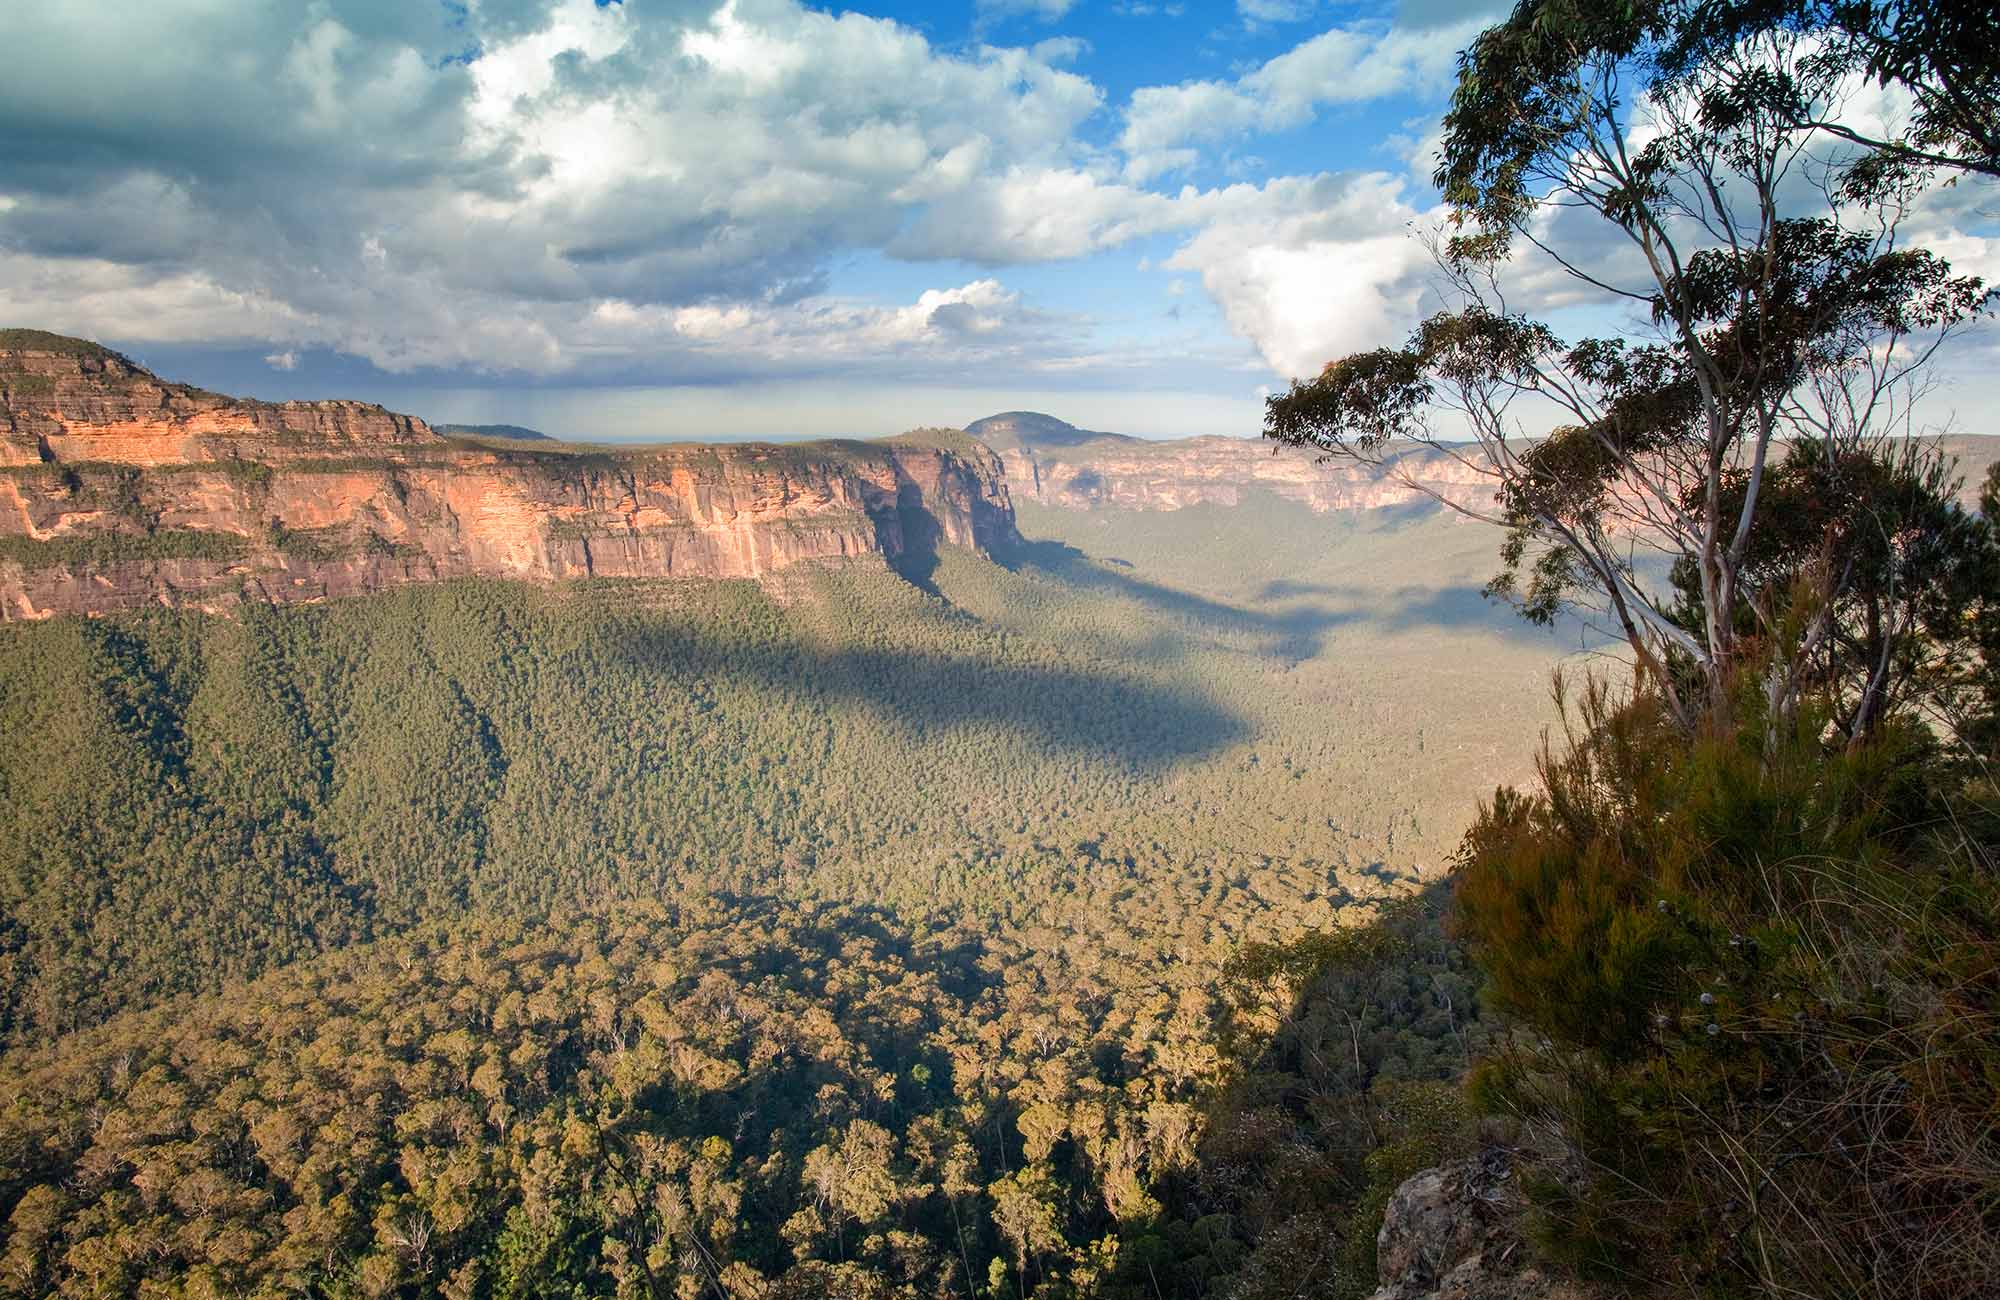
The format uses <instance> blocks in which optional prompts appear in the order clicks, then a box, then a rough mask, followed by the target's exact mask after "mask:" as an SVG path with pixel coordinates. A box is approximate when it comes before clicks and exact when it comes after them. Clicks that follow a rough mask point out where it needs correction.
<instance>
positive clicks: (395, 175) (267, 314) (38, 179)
mask: <svg viewBox="0 0 2000 1300" xmlns="http://www.w3.org/2000/svg"><path fill="white" fill-rule="evenodd" d="M308 12H309V17H308V18H307V20H306V21H304V22H300V21H299V20H298V11H297V10H288V9H286V7H284V6H275V7H274V6H264V5H256V4H252V3H249V2H248V0H241V2H240V3H233V4H232V3H226V2H224V3H218V2H216V0H162V2H161V3H160V4H158V5H153V6H147V7H145V10H144V12H143V14H142V15H138V16H135V18H134V25H133V28H132V30H130V31H128V32H126V33H125V34H124V37H123V38H122V39H121V40H120V41H117V42H106V41H103V40H102V39H100V33H99V32H98V31H97V30H96V23H97V21H98V20H97V18H96V17H95V16H94V15H93V14H91V13H90V12H89V11H87V10H77V9H75V8H73V7H66V6H19V7H14V8H13V9H11V10H10V11H9V13H8V14H7V15H6V16H4V17H0V39H4V42H5V43H6V44H7V46H8V48H9V49H10V50H13V51H15V52H16V53H17V54H18V55H19V57H20V59H21V65H22V66H21V68H20V69H19V70H18V72H19V75H16V76H10V77H9V78H8V79H6V80H5V81H4V82H0V121H3V122H5V123H6V124H7V127H8V129H7V130H6V131H4V132H0V175H4V176H5V178H6V179H5V181H4V182H0V185H4V190H5V193H6V197H7V200H8V202H7V203H6V205H5V206H4V207H3V208H0V251H4V253H5V255H6V256H7V257H9V258H10V259H13V260H14V261H15V263H16V265H17V266H20V267H22V268H24V269H26V268H32V269H31V270H27V272H26V274H25V278H23V279H16V280H10V281H9V283H8V288H7V294H6V296H7V297H10V298H13V299H15V300H16V302H17V303H18V305H19V307H20V308H22V309H28V310H32V311H33V314H34V318H36V319H43V320H47V319H50V318H51V317H52V316H62V317H64V318H66V319H68V320H72V321H88V322H90V323H91V324H92V325H93V326H94V328H96V329H97V330H98V331H99V332H103V333H107V334H110V335H112V336H115V337H120V338H128V339H146V340H160V341H171V340H176V339H185V338H190V337H198V338H202V339H205V340H212V339H216V338H246V337H248V338H255V337H259V336H260V334H261V336H262V337H263V338H266V339H268V340H270V341H273V342H279V343H282V344H285V345H288V346H290V345H297V344H313V345H323V346H330V347H334V348H338V349H340V350H343V351H347V352H351V353H354V354H357V355H360V356H363V357H366V358H367V359H369V360H370V361H372V362H374V363H375V364H377V365H378V366H381V367H384V368H386V369H392V370H394V369H408V368H411V367H417V366H458V365H471V366H484V367H493V368H502V369H506V368H519V369H527V370H532V371H550V370H559V369H562V368H564V367H566V366H567V365H569V364H572V363H573V362H577V361H579V360H581V359H584V357H585V354H583V353H580V352H578V351H577V350H576V348H575V347H574V346H573V339H572V333H573V331H574V329H575V328H576V322H577V321H578V320H581V319H585V318H587V316H588V313H589V312H590V310H591V308H592V306H593V305H594V304H595V303H598V302H602V301H619V302H630V303H635V304H639V305H644V306H675V307H680V306H689V305H696V304H704V303H715V302H741V303H748V304H765V305H782V304H785V303H788V302H794V301H801V300H804V299H807V298H810V297H812V296H814V295H815V294H818V293H819V292H821V291H822V290H823V288H824V280H823V276H824V271H825V266H826V263H827V257H828V254H829V253H830V252H833V251H835V250H839V249H843V248H879V247H882V246H883V245H885V244H886V243H888V242H889V241H890V240H891V239H892V238H894V237H895V235H896V234H897V232H898V230H899V229H900V228H901V227H902V226H903V224H904V223H905V221H906V220H907V218H908V214H909V213H910V211H911V210H912V209H913V208H914V207H918V206H920V205H923V204H925V203H928V202H932V201H936V200H941V199H948V198H950V197H951V196H952V195H954V194H957V193H959V192H961V191H963V190H964V189H966V188H967V187H968V186H971V185H973V184H975V183H976V182H977V181H978V180H979V178H980V177H982V176H984V175H987V174H989V173H990V172H992V171H994V170H995V169H999V170H1003V171H1004V170H1006V169H1009V168H1016V167H1050V166H1056V165H1060V164H1061V163H1062V162H1064V161H1065V160H1066V159H1067V158H1068V157H1069V155H1070V153H1071V152H1072V150H1073V144H1072V140H1073V137H1074V134H1075V131H1076V128H1077V126H1078V124H1079V123H1080V122H1081V121H1082V120H1083V119H1084V118H1086V117H1088V116H1089V115H1090V114H1092V113H1094V112H1095V111H1097V108H1098V106H1099V103H1100V98H1101V97H1100V92H1099V91H1098V90H1097V88H1096V87H1095V86H1094V85H1092V84H1091V83H1090V82H1089V81H1088V80H1087V79H1085V78H1083V77H1080V76H1077V75H1075V74H1074V73H1072V72H1070V71H1067V70H1065V69H1064V68H1062V67H1061V66H1059V65H1060V64H1061V63H1063V62H1065V61H1067V60H1068V59H1070V58H1072V57H1074V55H1075V53H1076V48H1077V47H1076V45H1075V43H1074V42H1057V43H1054V44H1050V45H1046V46H1045V47H1042V48H1040V49H1038V50H1002V49H987V48H981V49H977V50H974V51H972V52H969V53H965V54H948V53H944V52H940V51H939V50H937V49H935V48H933V47H932V46H931V45H930V44H929V43H928V42H927V41H926V40H925V38H924V37H923V36H922V35H920V34H919V33H917V32H915V31H913V30H911V29H909V28H907V27H904V26H901V25H899V24H897V23H894V22H890V21H886V20H880V19H874V18H869V17H867V16H865V15H859V14H853V13H848V14H842V15H838V16H836V15H832V14H827V13H822V12H818V11H814V10H810V9H807V8H804V7H803V6H801V5H799V4H796V3H793V2H792V0H727V2H725V3H714V2H713V0H683V2H682V3H679V4H668V5H665V6H657V5H655V6H648V7H645V8H644V9H643V10H642V9H641V8H640V7H638V6H624V5H613V6H604V7H600V6H598V5H597V4H595V3H593V0H485V2H484V3H479V4H473V5H469V6H466V7H464V8H463V9H462V10H459V11H458V13H459V17H458V19H457V20H456V22H454V20H453V17H452V13H453V10H452V9H448V8H446V7H443V6H413V5H408V4H404V3H400V0H398V2H395V3H391V2H390V0H338V2H337V3H332V4H325V5H316V6H314V7H313V8H312V9H311V10H310V11H308ZM192 87H199V88H200V93H198V94H197V93H192V91H191V89H190V88H192ZM114 280H115V281H119V282H121V283H122V284H123V286H124V287H125V288H126V289H127V290H129V292H127V293H125V294H124V295H122V296H119V295H108V294H99V293H98V292H97V291H96V289H95V287H94V286H96V285H98V284H100V283H104V282H108V281H114ZM36 285H40V286H42V287H43V289H45V290H46V291H47V293H46V296H45V297H41V298H40V299H39V301H35V300H33V299H32V298H31V296H30V292H29V291H30V290H31V289H32V288H33V286H36ZM232 303H234V304H235V309H234V311H233V312H232V311H231V310H230V304H232ZM280 323H282V328H277V326H278V325H279V324H280Z"/></svg>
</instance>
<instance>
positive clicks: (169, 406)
mask: <svg viewBox="0 0 2000 1300" xmlns="http://www.w3.org/2000/svg"><path fill="white" fill-rule="evenodd" d="M56 342H57V344H59V345H63V346H56V347H43V348H33V347H16V348H14V349H11V350H7V349H0V620H14V619H32V618H43V617H47V616H49V615H51V614H56V613H83V614H95V613H103V612H107V611H111V610H118V609H130V608H134V607H138V606H141V605H146V604H150V603H165V604H173V605H192V606H195V607H200V608H209V609H219V608H224V607H226V606H228V605H230V604H233V603H235V602H237V601H241V600H244V599H261V600H272V601H300V600H316V599H323V598H325V597H328V596H335V595H342V594H347V593H356V592H366V591H374V590H379V589H381V588H384V587H389V586H394V585H397V584H400V583H406V582H424V581H435V580H439V579H445V578H454V577H474V576H482V577H500V578H525V579H561V578H580V577H593V576H594V577H635V578H639V577H644V578H653V577H702V578H757V577H761V576H763V575H765V574H768V573H772V572H774V571H776V570H779V569H782V568H784V567H786V566H788V565H792V564H797V563H800V562H802V561H813V560H829V559H840V558H844V557H852V556H860V555H879V556H883V557H886V558H888V559H890V560H892V561H894V560H898V559H901V558H903V557H904V556H906V555H908V554H910V553H912V552H914V551H919V550H922V549H924V548H928V547H930V546H932V545H935V544H936V543H938V542H945V543H949V544H952V545H958V546H965V547H977V548H982V549H984V548H990V547H994V546H998V545H1002V544H1004V543H1005V542H1007V541H1008V540H1010V539H1011V538H1013V536H1014V516H1013V507H1012V505H1011V503H1010V500H1009V497H1008V493H1007V487H1006V483H1005V481H1004V479H1003V477H1002V473H1001V468H1000V464H999V461H998V460H997V458H995V457H994V456H993V455H992V453H990V452H988V451H987V450H986V449H985V448H984V447H982V446H980V445H979V444H977V443H975V442H973V441H971V440H970V439H966V438H964V437H962V436H959V437H955V438H954V437H950V436H945V437H925V436H916V435H911V436H906V437H903V438H895V439H886V440H883V441H880V442H837V443H818V444H805V445H782V446H780V445H770V444H725V445H714V446H699V445H677V446H665V447H657V448H647V449H634V450H630V451H626V450H619V451H598V450H585V449H579V448H573V447H563V446H560V445H546V446H545V445H542V444H526V445H523V446H521V447H519V448H516V447H511V446H507V447H499V446H492V445H488V444H485V443H476V442H471V443H469V442H456V441H452V440H448V439H445V438H443V437H440V436H439V435H438V434H437V433H435V432H434V431H433V430H431V428H430V427H429V426H428V425H426V424H425V423H424V422H423V421H421V420H417V419H414V418H412V417H410V416H406V415H398V414H395V413H394V412H390V411H387V410H384V409H382V408H381V407H378V406H370V405H366V404H363V403H358V402H288V403H282V404H274V403H262V402H247V401H237V400H234V399H231V398H227V397H222V396H220V395H218V394H213V393H206V392H202V391H200V390H197V389H191V388H187V387H185V386H182V385H175V384H168V383H163V382H162V381H160V380H159V379H157V378H156V377H154V376H153V375H151V374H149V373H148V372H146V371H145V370H143V369H141V368H140V367H138V366H136V365H134V364H133V363H131V362H130V361H128V360H126V359H125V358H123V357H120V356H118V355H117V354H115V353H108V352H105V351H103V350H102V349H94V348H92V347H91V346H90V345H83V344H76V343H74V341H71V340H57V341H56Z"/></svg>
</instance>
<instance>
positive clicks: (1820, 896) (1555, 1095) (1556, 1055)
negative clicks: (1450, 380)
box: [1457, 686, 2000, 1297]
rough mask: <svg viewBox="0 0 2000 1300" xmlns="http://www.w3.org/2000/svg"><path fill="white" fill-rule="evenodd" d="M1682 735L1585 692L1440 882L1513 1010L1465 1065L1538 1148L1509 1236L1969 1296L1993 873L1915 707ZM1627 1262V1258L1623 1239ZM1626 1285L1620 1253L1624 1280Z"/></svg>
mask: <svg viewBox="0 0 2000 1300" xmlns="http://www.w3.org/2000/svg"><path fill="white" fill-rule="evenodd" d="M1744 713H1745V715H1746V721H1745V722H1744V724H1743V725H1742V727H1741V728H1740V729H1728V730H1721V731H1714V732H1711V733H1709V734H1705V735H1703V736H1701V737H1699V738H1698V739H1697V740H1696V741H1694V742H1693V743H1691V744H1690V743H1689V742H1688V741H1686V740H1685V739H1678V738H1676V737H1675V736H1674V734H1673V730H1672V727H1671V724H1670V722H1669V720H1668V719H1667V717H1666V711H1665V709H1664V708H1663V707H1662V706H1661V705H1660V703H1659V702H1658V701H1657V700H1656V699H1654V698H1652V697H1651V696H1649V695H1647V694H1645V693H1643V692H1641V693H1640V694H1638V695H1637V696H1636V697H1634V698H1631V699H1628V700H1623V701H1616V700H1614V699H1613V698H1612V697H1611V696H1610V694H1609V692H1608V691H1607V690H1605V689H1604V688H1603V687H1601V686H1594V687H1592V688H1591V689H1590V690H1588V691H1586V692H1585V694H1584V696H1583V698H1582V699H1581V701H1579V704H1578V707H1577V708H1576V710H1575V716H1576V718H1577V720H1578V722H1579V724H1580V725H1578V726H1576V727H1574V728H1573V729H1572V731H1571V733H1570V735H1569V737H1568V739H1567V744H1566V747H1565V748H1564V749H1563V750H1562V752H1560V753H1557V752H1555V751H1553V750H1550V751H1548V752H1545V754H1544V756H1543V759H1542V761H1541V764H1540V788H1539V789H1538V790H1536V791H1535V792H1533V793H1530V794H1522V793H1519V792H1515V791H1507V790H1503V791H1501V792H1499V793H1498V794H1497V795H1496V796H1495V798H1494V800H1493V802H1492V803H1491V804H1490V805H1488V806H1487V807H1485V808H1484V809H1482V814H1481V817H1480V818H1479V820H1478V822H1477V823H1476V825H1475V826H1474V828H1473V830H1472V831H1471V832H1470V833H1469V835H1468V836H1467V839H1466V844H1465V848H1464V850H1463V861H1462V863H1461V872H1460V876H1459V881H1458V888H1457V901H1458V906H1459V920H1458V924H1459V925H1460V927H1461V929H1462V932H1463V934H1464V936H1465V937H1466V938H1467V940H1468V941H1469V943H1470V944H1471V946H1472V948H1473V951H1474V954H1475V956H1476V957H1477V958H1478V960H1479V961H1480V963H1481V965H1482V966H1483V967H1484V968H1485V970H1486V971H1487V973H1488V975H1489V977H1490V981H1491V983H1490V987H1489V990H1488V993H1489V996H1490V997H1491V998H1492V999H1493V1001H1494V1002H1495V1003H1496V1004H1497V1005H1498V1006H1500V1007H1501V1008H1502V1009H1504V1010H1506V1011H1508V1012H1511V1013H1512V1014H1513V1015H1515V1016H1516V1017H1518V1018H1519V1019H1520V1020H1521V1021H1522V1022H1523V1023H1524V1026H1525V1027H1526V1028H1527V1029H1528V1030H1530V1031H1532V1032H1531V1033H1529V1034H1525V1035H1522V1036H1521V1037H1520V1038H1518V1039H1516V1040H1515V1041H1514V1042H1513V1043H1512V1045H1511V1046H1510V1047H1509V1048H1507V1049H1506V1050H1504V1051H1503V1052H1501V1053H1499V1054H1498V1055H1496V1056H1495V1057H1494V1058H1493V1059H1491V1060H1490V1061H1489V1062H1487V1063H1486V1064H1485V1065H1484V1066H1483V1067H1482V1069H1481V1070H1480V1071H1479V1073H1478V1075H1477V1077H1476V1079H1475V1081H1474V1088H1473V1096H1474V1098H1475V1101H1477V1102H1478V1103H1479V1104H1481V1105H1482V1106H1483V1107H1485V1108H1486V1109H1488V1110H1490V1111H1495V1112H1499V1113H1504V1114H1509V1115H1512V1116H1515V1117H1517V1118H1519V1119H1521V1120H1524V1121H1526V1122H1527V1123H1528V1124H1529V1126H1530V1129H1531V1132H1533V1133H1535V1134H1539V1135H1542V1136H1544V1137H1552V1138H1553V1143H1552V1144H1551V1145H1549V1149H1548V1150H1547V1151H1546V1152H1545V1153H1544V1154H1543V1155H1542V1157H1541V1158H1540V1159H1539V1160H1538V1161H1536V1162H1535V1166H1534V1168H1533V1172H1532V1176H1531V1178H1530V1179H1529V1184H1528V1185H1529V1189H1530V1192H1531V1194H1532V1199H1533V1201H1534V1203H1535V1205H1536V1212H1537V1229H1538V1233H1539V1237H1540V1240H1541V1242H1542V1244H1543V1245H1544V1247H1545V1248H1546V1249H1548V1250H1549V1251H1550V1252H1551V1253H1552V1254H1553V1255H1555V1256H1556V1257H1557V1258H1558V1259H1560V1260H1561V1261H1563V1262H1565V1263H1567V1264H1569V1265H1570V1266H1572V1267H1574V1268H1576V1269H1579V1270H1581V1271H1583V1272H1585V1273H1599V1274H1610V1275H1613V1276H1617V1275H1619V1274H1620V1273H1621V1271H1622V1270H1623V1269H1625V1268H1628V1267H1630V1266H1631V1265H1632V1264H1633V1262H1634V1261H1639V1260H1648V1261H1652V1260H1661V1259H1668V1260H1672V1261H1674V1266H1675V1267H1676V1268H1677V1269H1679V1270H1680V1273H1681V1276H1680V1277H1679V1278H1678V1279H1676V1280H1677V1281H1679V1282H1680V1283H1682V1284H1684V1285H1685V1286H1686V1287H1687V1288H1689V1289H1692V1290H1694V1291H1697V1292H1701V1293H1708V1294H1717V1295H1721V1294H1730V1295H1737V1294H1753V1295H1786V1296H1799V1295H1827V1296H1832V1295H1841V1296H1867V1295H1880V1296H1891V1295H1894V1296H1938V1297H1947V1296H1949V1297H1957V1296H1971V1295H1974V1294H1983V1293H1984V1291H1983V1288H1985V1287H1986V1286H1988V1285H1989V1283H1990V1279H1991V1278H1992V1277H1993V1276H1995V1275H1996V1273H2000V1131H1996V1123H2000V1108H1996V1104H1995V1095H1996V1094H1995V1086H1994V1084H1995V1080H1996V1079H2000V1033H1996V1030H2000V1024H1996V1017H2000V888H1996V883H1995V880H1994V878H1993V875H1992V871H1991V867H1990V858H1989V857H1988V856H1987V854H1986V853H1985V851H1984V845H1983V844H1982V842H1981V841H1982V840H1983V839H1984V836H1983V835H1981V834H1980V833H1978V832H1977V831H1975V830H1972V829H1969V828H1971V827H1975V826H1978V825H1982V824H1983V819H1982V818H1981V816H1980V815H1979V812H1978V809H1977V808H1976V807H1971V806H1968V804H1967V803H1966V801H1965V799H1964V798H1963V797H1959V796H1958V795H1957V794H1956V792H1954V791H1953V790H1952V789H1951V788H1950V786H1949V784H1948V783H1947V782H1946V781H1945V780H1944V779H1943V773H1944V772H1945V771H1946V767H1945V764H1944V762H1943V761H1942V759H1941V758H1940V757H1939V755H1938V753H1937V751H1936V748H1935V746H1934V744H1933V743H1932V742H1931V740H1930V738H1929V736H1928V734H1927V733H1925V732H1924V731H1922V730H1921V729H1919V728H1917V727H1914V726H1911V725H1908V724H1891V725H1888V726H1885V727H1884V728H1883V731H1882V734H1881V735H1880V736H1879V737H1878V738H1877V739H1876V740H1874V741H1872V742H1870V743H1869V744H1866V745H1863V746H1851V747H1845V748H1840V749H1828V748H1827V747H1826V746H1825V745H1823V744H1822V743H1821V740H1820V736H1821V734H1822V733H1821V730H1820V725H1819V724H1820V723H1823V721H1824V719H1820V720H1819V722H1817V723H1816V722H1815V720H1813V719H1811V718H1809V717H1808V718H1805V719H1803V720H1802V721H1801V723H1800V724H1799V726H1798V727H1797V728H1796V729H1795V730H1794V731H1792V732H1790V733H1789V734H1784V735H1778V736H1776V737H1775V738H1774V737H1773V736H1771V735H1770V734H1769V733H1767V731H1766V730H1765V729H1764V728H1763V726H1762V725H1761V723H1760V722H1758V721H1757V720H1756V719H1755V718H1754V717H1749V716H1748V715H1750V714H1752V713H1754V708H1753V707H1749V706H1746V707H1745V709H1744ZM1647 1267H1648V1269H1649V1271H1650V1270H1652V1265H1650V1264H1649V1265H1648V1266H1647ZM1623 1280H1624V1281H1625V1282H1627V1283H1628V1284H1631V1283H1633V1282H1635V1281H1637V1279H1635V1278H1632V1277H1625V1278H1624V1279H1623Z"/></svg>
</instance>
